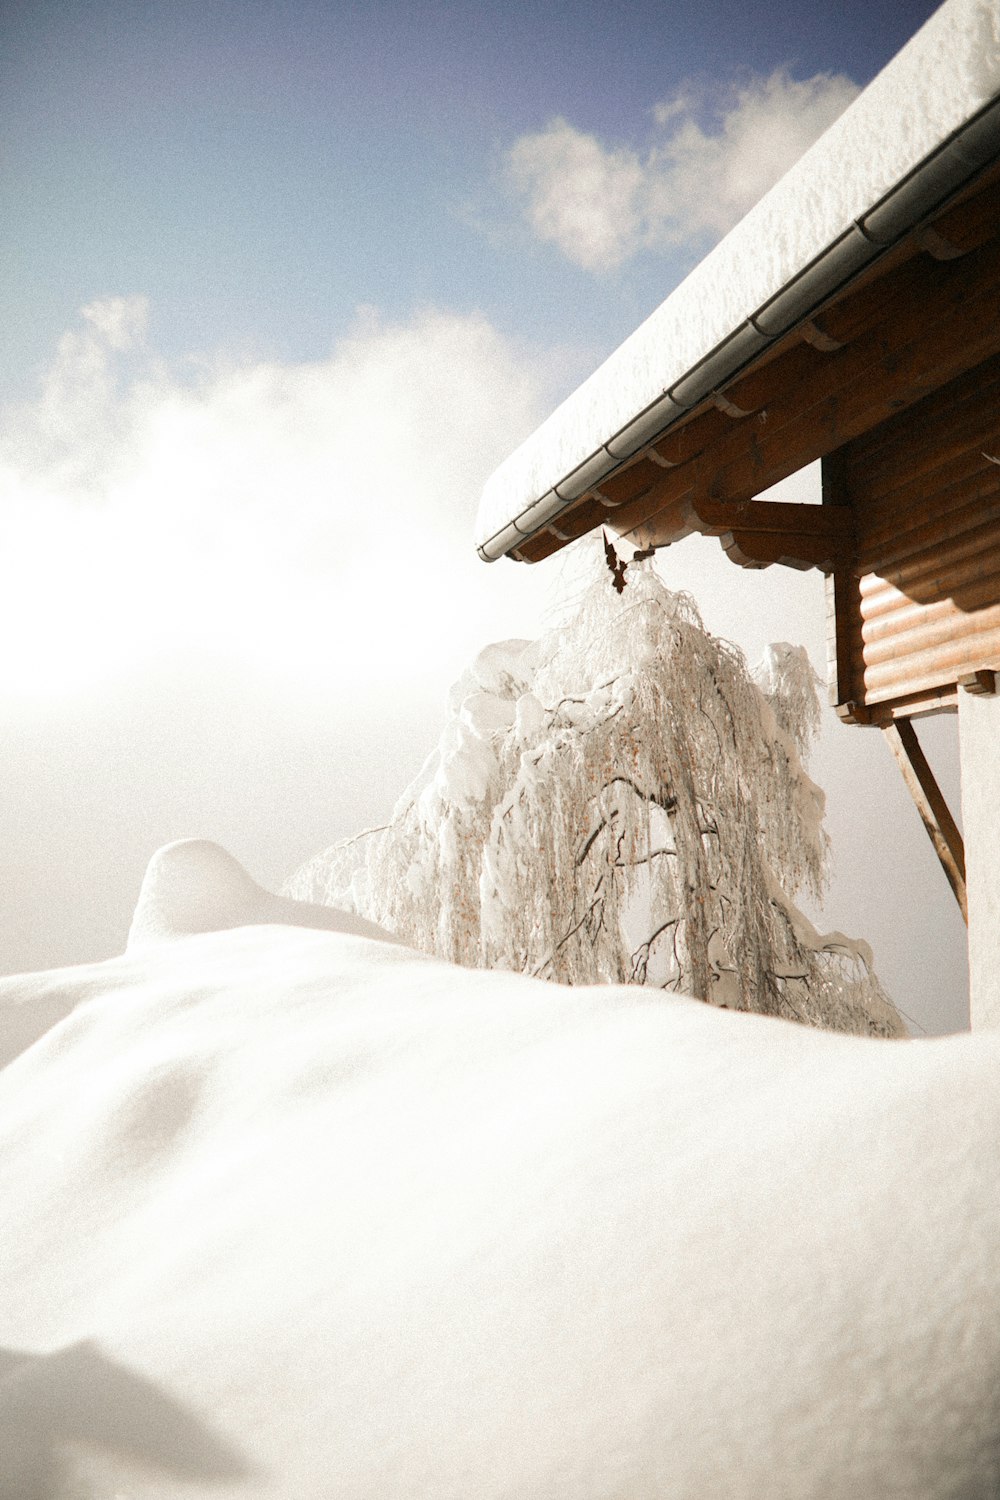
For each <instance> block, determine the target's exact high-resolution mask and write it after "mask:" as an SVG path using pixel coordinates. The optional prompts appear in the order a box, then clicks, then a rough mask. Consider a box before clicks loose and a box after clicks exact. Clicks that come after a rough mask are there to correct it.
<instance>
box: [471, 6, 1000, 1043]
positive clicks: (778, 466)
mask: <svg viewBox="0 0 1000 1500" xmlns="http://www.w3.org/2000/svg"><path fill="white" fill-rule="evenodd" d="M865 140H868V141H870V142H871V143H872V152H871V155H870V156H868V157H866V156H865V154H864V152H863V149H862V148H863V143H864V142H865ZM873 158H877V159H873ZM837 214H839V215H840V218H839V220H838V219H837V218H836V215H837ZM831 231H832V232H831ZM782 236H783V237H782ZM775 243H777V244H778V245H779V248H778V250H777V251H775V249H774V245H775ZM716 306H718V307H719V309H720V311H719V313H718V315H717V316H715V317H714V321H713V314H711V313H709V314H707V315H706V312H705V309H706V308H709V309H711V308H713V307H716ZM734 307H735V308H736V309H737V315H736V316H734V312H733V309H734ZM720 330H721V332H720ZM817 459H820V460H821V461H822V476H823V478H822V502H821V503H817V504H815V505H812V504H790V503H783V502H778V501H773V500H768V499H767V498H763V499H761V498H758V497H760V496H761V495H762V494H763V493H764V492H765V491H767V490H768V489H769V488H770V487H771V486H772V485H774V484H775V483H777V482H778V481H779V480H781V479H784V478H786V477H787V476H789V475H791V474H794V473H795V472H797V471H798V470H799V469H801V468H803V467H804V466H805V465H807V464H810V463H812V462H814V461H815V460H817ZM595 527H607V528H610V529H613V530H614V531H615V532H617V533H618V535H619V536H621V537H624V538H626V539H627V540H628V541H629V542H631V543H634V544H635V545H636V546H637V547H640V548H647V547H654V548H659V547H664V546H670V545H674V544H676V543H678V542H682V541H683V539H684V538H685V537H686V536H688V535H690V534H691V533H694V532H699V533H702V534H704V535H709V536H715V537H718V538H719V540H720V542H721V545H722V547H723V548H724V550H725V552H726V554H727V555H728V557H729V558H730V560H731V561H732V562H733V563H734V564H735V565H737V566H740V567H744V568H756V569H764V568H772V567H773V568H775V569H780V568H781V567H792V568H800V569H801V568H818V569H820V570H821V571H822V572H823V573H824V574H825V575H826V579H827V585H826V587H827V601H828V672H829V688H830V695H831V701H832V702H833V704H834V706H835V708H836V711H837V713H838V715H839V716H840V717H841V719H842V720H843V721H844V723H845V724H848V725H856V726H869V727H875V728H878V729H880V730H881V731H882V732H883V733H884V735H885V736H886V738H887V740H888V742H889V744H890V747H891V749H892V751H893V754H894V755H895V757H896V759H897V761H898V762H899V765H900V767H901V769H902V772H903V774H904V776H905V777H906V780H907V784H908V786H909V788H910V790H911V792H912V794H913V796H914V799H915V801H916V803H917V806H918V808H919V810H920V813H921V816H922V817H923V819H924V823H925V826H926V827H927V830H928V832H929V834H930V836H931V839H932V841H933V843H934V847H935V849H936V851H937V854H938V857H939V858H940V860H941V863H942V865H943V867H944V869H945V873H946V874H947V876H948V879H949V881H950V883H951V886H952V889H953V891H954V892H955V895H956V897H957V899H958V901H959V903H960V904H961V906H962V910H963V914H965V915H966V920H967V922H968V923H969V949H970V984H971V1016H972V1023H973V1025H974V1026H978V1025H984V1024H992V1025H1000V982H998V981H1000V697H998V695H997V687H998V672H1000V12H998V10H997V7H996V4H995V0H948V3H946V4H945V5H944V6H942V8H941V10H939V11H938V12H937V13H936V14H935V15H934V16H933V17H932V18H931V20H930V21H929V22H928V23H927V25H926V26H925V27H924V28H923V29H922V30H921V31H920V32H918V33H917V35H916V37H914V39H913V40H912V41H911V42H910V43H909V44H908V46H907V47H906V48H904V49H903V51H902V52H901V53H900V54H899V55H898V57H896V58H895V59H893V61H892V62H891V63H890V64H889V66H888V67H887V68H886V69H885V70H884V71H883V73H882V74H880V75H879V77H878V78H876V79H875V80H874V82H873V83H872V84H871V85H870V86H869V88H868V89H867V90H865V92H864V93H863V94H862V95H861V96H860V97H859V98H858V99H857V100H856V101H855V103H854V104H853V105H852V106H851V108H850V109H849V110H848V111H847V112H846V114H845V115H844V116H843V117H842V118H841V119H840V120H838V121H837V122H836V124H835V125H834V126H833V127H832V128H831V129H830V130H829V131H828V132H827V133H826V135H824V137H823V138H822V139H821V140H820V141H819V142H818V143H817V144H816V146H814V147H813V148H812V150H811V151H810V152H808V153H807V154H806V156H805V157H804V158H803V159H802V161H801V162H800V163H798V165H797V166H796V167H795V168H793V170H792V171H791V172H790V173H789V174H787V176H786V177H785V178H784V179H783V180H782V182H781V183H779V184H778V185H777V187H776V188H775V189H773V190H772V192H771V193H770V194H768V195H767V197H766V198H765V199H763V200H762V202H761V203H760V204H758V205H757V208H755V209H754V210H753V211H752V213H751V214H750V215H748V217H747V218H746V219H745V220H744V221H743V222H742V223H741V224H740V225H738V226H737V227H736V229H734V230H733V231H732V233H731V234H730V235H729V236H727V238H726V240H724V241H723V242H722V244H721V245H719V246H717V247H716V249H715V250H714V251H713V252H712V254H711V255H710V256H709V257H707V258H706V260H705V261H703V262H702V264H701V265H700V266H699V267H698V268H697V269H696V270H695V272H693V273H692V275H691V276H690V277H689V278H687V280H686V281H685V282H684V283H682V284H681V286H680V287H679V288H678V289H677V291H676V292H675V293H674V294H673V295H672V296H671V297H669V298H668V299H667V301H666V302H665V303H664V304H663V305H662V306H661V307H660V308H659V309H657V311H656V313H654V314H653V316H652V317H651V318H650V319H649V320H648V321H647V323H646V324H644V325H643V326H642V327H641V328H640V329H639V330H637V332H636V333H635V334H633V335H632V338H631V339H630V340H627V341H626V343H625V344H624V345H623V346H622V347H621V349H619V350H618V351H616V353H615V354H614V355H613V356H612V357H611V359H610V360H608V361H607V362H606V364H605V365H604V366H602V367H601V369H600V370H598V371H597V372H596V374H595V375H594V376H592V377H591V378H590V380H589V381H588V382H586V383H585V385H584V386H583V387H581V389H580V391H578V392H576V393H575V394H574V396H571V397H570V399H569V400H568V401H567V402H566V403H564V405H563V406H562V407H561V408H560V409H559V410H558V411H557V412H556V413H554V414H553V416H552V417H551V418H550V419H549V421H548V422H547V423H545V424H544V425H543V427H542V428H541V429H539V431H538V433H536V434H535V435H534V436H533V437H532V438H530V439H529V440H528V442H527V443H526V444H524V445H523V447H522V448H521V449H519V450H518V451H517V453H515V454H513V455H512V456H511V458H510V459H509V460H508V461H507V463H506V464H505V465H503V466H501V469H500V470H498V471H497V474H496V475H495V476H493V479H492V480H491V481H490V484H489V485H488V486H487V489H486V491H485V493H484V498H483V505H482V508H481V513H480V544H479V545H480V554H481V555H482V556H483V557H484V558H485V559H488V560H492V559H494V558H496V557H499V556H501V555H508V556H511V557H514V558H516V559H519V560H521V561H526V562H538V561H541V560H542V559H544V558H546V557H548V556H550V555H551V554H552V553H554V552H556V551H557V550H558V549H559V548H561V547H563V546H565V545H566V543H567V542H569V541H571V540H574V539H576V538H578V537H581V536H583V535H584V534H586V533H587V532H589V531H590V530H592V529H594V528H595ZM761 586H762V587H766V586H767V585H766V584H765V583H763V582H762V585H761ZM773 586H776V587H780V583H778V582H776V583H775V584H774V585H773ZM938 712H952V713H954V712H957V713H958V715H959V740H960V760H961V774H962V801H963V808H964V813H965V820H964V821H965V834H966V838H965V846H964V847H963V840H962V837H961V835H960V834H959V831H958V829H957V827H956V824H955V820H954V818H953V817H952V815H951V813H950V811H949V809H948V807H947V806H946V803H945V799H944V798H943V796H942V795H941V792H940V790H939V789H938V787H937V785H936V783H935V781H934V778H933V775H932V774H931V771H930V769H929V767H928V765H927V762H926V760H925V758H924V756H923V754H922V752H921V750H920V745H919V741H918V739H917V735H916V733H915V731H914V728H913V723H912V721H913V720H914V719H915V718H917V717H919V716H920V715H923V714H928V713H938Z"/></svg>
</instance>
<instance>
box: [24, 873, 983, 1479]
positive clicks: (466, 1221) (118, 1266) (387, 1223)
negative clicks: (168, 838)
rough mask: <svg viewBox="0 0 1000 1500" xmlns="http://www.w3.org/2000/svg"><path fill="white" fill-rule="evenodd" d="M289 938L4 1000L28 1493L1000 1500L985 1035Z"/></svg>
mask: <svg viewBox="0 0 1000 1500" xmlns="http://www.w3.org/2000/svg"><path fill="white" fill-rule="evenodd" d="M187 857H190V856H187ZM171 858H172V859H173V858H176V856H172V857H171ZM195 862H196V863H197V862H198V861H197V860H196V861H195ZM229 873H230V875H232V874H233V872H232V870H230V871H229ZM222 905H223V909H224V911H225V912H227V913H228V915H229V916H233V915H235V913H234V912H233V909H232V906H231V904H229V903H228V898H226V899H225V900H224V901H223V903H222ZM280 910H281V911H282V912H283V913H284V917H283V924H282V925H265V926H242V927H230V928H228V929H227V930H224V931H221V932H201V933H196V934H194V935H192V936H187V937H182V936H174V937H173V938H171V940H169V941H164V942H162V943H158V944H148V945H144V946H134V947H133V949H132V950H131V951H130V952H129V953H128V954H126V955H125V956H124V957H122V958H119V959H114V960H112V961H110V962H108V963H104V964H95V965H90V966H86V967H82V968H79V969H72V970H63V971H58V972H52V973H48V974H35V975H22V976H19V977H15V978H11V979H5V980H3V981H0V1017H6V1016H7V1015H9V1014H10V1013H11V1012H12V1011H16V1012H17V1013H19V1014H22V1015H23V1014H32V1013H34V1014H36V1015H37V1018H38V1026H37V1029H38V1031H39V1032H40V1033H42V1034H40V1035H39V1036H38V1037H37V1040H36V1041H35V1042H34V1044H33V1045H31V1046H29V1047H27V1049H26V1050H24V1051H23V1052H22V1053H21V1054H20V1056H18V1057H17V1058H16V1060H14V1061H12V1062H10V1063H8V1065H7V1066H6V1067H5V1068H4V1069H3V1070H2V1071H0V1221H2V1222H0V1244H2V1245H3V1255H4V1290H5V1293H6V1296H5V1298H4V1305H3V1312H2V1319H3V1325H4V1327H3V1335H2V1343H3V1345H4V1349H3V1352H2V1353H0V1447H2V1449H3V1453H4V1458H3V1475H4V1486H5V1487H2V1486H0V1488H2V1492H3V1493H4V1495H5V1496H8V1497H11V1500H13V1497H16V1500H25V1497H32V1500H42V1497H46V1500H49V1497H51V1500H56V1497H65V1500H69V1497H73V1500H78V1497H81V1496H94V1497H97V1496H100V1497H111V1496H115V1495H121V1496H128V1497H130V1500H152V1497H167V1496H176V1497H180V1496H184V1497H204V1500H210V1497H212V1496H215V1495H219V1494H227V1495H238V1496H241V1497H242V1496H245V1497H247V1500H250V1497H261V1500H263V1497H269V1500H289V1497H292V1496H294V1497H295V1500H331V1497H334V1496H336V1497H337V1500H374V1497H378V1500H445V1497H447V1500H469V1497H475V1500H500V1497H504V1500H528V1497H536V1500H607V1497H611V1496H627V1497H628V1500H654V1497H655V1500H662V1497H663V1496H664V1495H668V1494H669V1495H670V1496H671V1500H704V1497H706V1496H711V1495H725V1496H727V1497H732V1500H751V1497H753V1500H760V1497H787V1500H801V1497H803V1496H807V1495H809V1496H820V1495H821V1496H823V1497H824V1500H860V1497H872V1500H874V1497H876V1496H878V1497H879V1500H881V1497H892V1496H898V1497H903V1496H906V1497H912V1496H914V1495H919V1496H921V1497H922V1500H936V1497H942V1500H943V1497H944V1496H946V1495H947V1496H955V1495H959V1494H961V1495H963V1496H969V1497H980V1496H981V1497H985V1496H987V1495H992V1494H995V1493H997V1489H998V1486H1000V1193H998V1191H997V1170H996V1163H997V1161H998V1159H1000V1089H998V1087H997V1084H998V1079H1000V1036H997V1035H996V1034H982V1035H977V1036H975V1037H971V1036H964V1037H951V1038H945V1039H935V1040H930V1041H923V1042H877V1041H866V1040H861V1039H858V1038H852V1037H843V1036H834V1035H830V1034H827V1033H823V1032H817V1031H811V1030H807V1029H806V1028H804V1027H800V1026H795V1025H792V1024H789V1023H785V1022H781V1021H777V1020H772V1019H765V1018H763V1017H759V1016H754V1015H745V1014H733V1013H728V1012H724V1011H720V1010H718V1009H714V1008H712V1007H710V1006H707V1005H701V1004H698V1003H696V1002H694V1001H690V1000H686V999H683V998H670V997H665V996H663V995H661V994H659V993H652V992H650V991H649V990H643V989H624V988H617V987H613V986H608V987H602V988H579V989H570V988H566V987H561V986H556V985H548V984H545V983H542V982H540V981H537V980H531V979H527V978H523V977H520V976H515V975H511V974H499V973H483V972H470V971H467V970H461V969H458V968H454V967H451V966H449V965H447V964H443V963H440V962H438V961H436V960H432V959H428V958H423V957H420V956H419V955H417V954H415V953H414V952H412V951H411V950H408V949H406V948H404V947H402V946H400V945H397V944H390V943H386V942H376V941H373V940H371V939H370V938H366V937H361V936H357V935H355V934H352V933H346V932H331V931H321V930H309V929H308V927H295V926H293V925H289V922H290V918H291V915H292V914H291V913H290V912H289V910H288V906H287V905H286V904H283V905H282V906H281V908H280ZM305 916H306V920H308V919H309V917H310V914H309V913H308V912H307V913H306V914H305ZM207 919H208V913H207V912H205V911H203V912H202V915H201V917H200V918H199V917H198V914H197V912H195V911H194V910H189V911H188V913H187V920H188V921H192V922H198V923H200V924H201V925H204V923H205V922H206V921H207ZM60 1014H62V1015H63V1016H64V1017H65V1018H64V1019H62V1020H55V1021H54V1024H50V1022H52V1018H54V1017H58V1016H59V1015H60ZM46 1026H48V1029H45V1027H46Z"/></svg>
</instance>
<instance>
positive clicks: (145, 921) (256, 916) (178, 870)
mask: <svg viewBox="0 0 1000 1500" xmlns="http://www.w3.org/2000/svg"><path fill="white" fill-rule="evenodd" d="M271 922H279V923H281V924H282V925H285V926H291V927H323V928H328V929H330V930H331V931H333V932H349V933H352V934H353V935H354V936H355V937H369V938H379V939H381V940H382V941H383V942H395V941H396V939H395V938H394V937H393V935H392V933H390V932H387V931H386V930H385V929H384V928H382V927H377V926H376V925H375V923H374V922H369V921H367V920H366V919H365V918H364V917H359V916H357V915H355V914H354V913H353V912H346V911H338V910H337V909H335V908H333V907H330V906H318V905H314V904H312V903H310V902H307V901H292V900H289V899H288V898H287V897H285V896H274V895H272V894H271V892H270V891H266V890H264V889H263V887H262V886H259V885H257V884H256V883H255V882H254V881H253V880H251V878H250V876H249V875H248V874H247V872H246V870H244V868H243V866H242V865H241V864H240V863H239V862H238V861H237V860H235V859H234V858H233V856H232V855H231V854H229V853H227V851H226V850H225V849H223V848H222V847H221V846H220V845H219V844H213V843H211V842H210V841H209V840H208V839H178V840H177V841H176V843H173V844H165V845H164V846H163V848H162V849H158V850H157V852H156V853H155V854H154V855H153V857H152V859H151V860H150V862H149V866H148V868H147V870H146V874H145V877H144V879H143V882H142V888H141V890H140V892H139V901H138V904H137V906H136V909H135V915H134V916H133V918H132V925H131V927H130V929H129V935H128V944H127V951H129V952H133V951H134V950H136V949H138V948H143V947H146V946H148V945H149V944H150V943H160V942H163V941H164V940H166V939H170V938H175V937H182V936H185V935H188V934H190V933H193V932H218V931H220V930H222V929H223V928H227V927H248V926H255V925H260V924H262V923H271Z"/></svg>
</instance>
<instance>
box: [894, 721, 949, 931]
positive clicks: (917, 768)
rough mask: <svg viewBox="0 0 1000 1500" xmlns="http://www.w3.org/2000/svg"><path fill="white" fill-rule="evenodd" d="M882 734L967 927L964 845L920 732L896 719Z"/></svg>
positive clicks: (910, 723) (908, 723)
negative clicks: (918, 737) (922, 744)
mask: <svg viewBox="0 0 1000 1500" xmlns="http://www.w3.org/2000/svg"><path fill="white" fill-rule="evenodd" d="M882 733H883V734H884V735H885V737H886V739H887V740H888V742H889V748H890V750H891V751H892V753H893V755H894V756H895V757H896V762H897V764H898V766H899V769H900V770H901V771H902V773H903V780H904V781H905V782H906V785H907V787H908V789H909V792H910V796H911V797H912V798H913V800H914V802H915V803H916V804H917V811H918V812H919V814H920V816H921V818H922V819H923V823H924V827H925V828H926V829H927V834H928V837H929V838H930V841H931V843H932V844H933V845H934V849H935V852H936V854H937V857H938V859H939V860H940V861H941V868H942V869H943V870H944V873H945V875H946V876H947V877H948V884H949V885H950V886H951V888H952V890H953V891H954V893H955V899H956V901H957V902H958V904H959V906H960V907H961V910H962V917H963V920H964V921H965V924H966V926H968V924H969V909H968V902H967V900H966V894H965V845H964V843H963V841H962V835H961V834H960V833H959V831H958V827H957V825H956V823H955V819H954V818H953V817H952V815H951V812H950V811H949V808H948V804H947V802H946V801H945V800H944V796H943V794H942V792H941V788H940V787H939V786H938V784H937V781H936V780H935V779H934V772H933V771H932V770H931V768H930V766H929V765H928V763H927V757H926V756H925V755H924V752H923V750H922V749H921V748H920V742H919V740H918V739H917V731H916V730H915V729H914V727H913V723H912V721H911V720H910V719H894V720H893V721H892V723H891V724H886V725H884V726H883V730H882Z"/></svg>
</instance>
